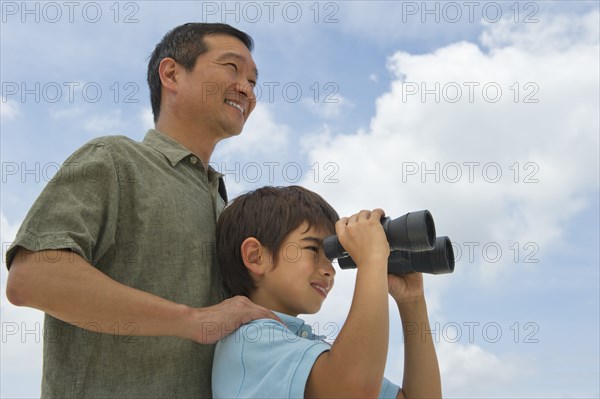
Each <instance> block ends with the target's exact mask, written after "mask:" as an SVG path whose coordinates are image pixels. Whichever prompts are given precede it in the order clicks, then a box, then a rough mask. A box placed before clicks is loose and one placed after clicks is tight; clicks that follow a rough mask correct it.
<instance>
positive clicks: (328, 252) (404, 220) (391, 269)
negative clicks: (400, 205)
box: [323, 210, 454, 275]
mask: <svg viewBox="0 0 600 399" xmlns="http://www.w3.org/2000/svg"><path fill="white" fill-rule="evenodd" d="M381 224H382V225H383V230H384V232H385V236H386V238H387V240H388V243H389V245H390V256H389V258H388V273H391V274H398V275H401V274H407V273H412V272H421V273H429V274H446V273H452V272H453V271H454V251H453V249H452V242H451V241H450V239H449V238H448V237H445V236H444V237H437V238H436V235H435V234H436V233H435V224H434V222H433V216H431V213H430V212H429V211H427V210H424V211H418V212H410V213H407V214H406V215H403V216H400V217H399V218H396V219H390V218H389V217H384V218H382V219H381ZM323 247H324V250H325V256H327V257H328V258H329V259H331V260H333V259H338V264H339V265H340V268H342V269H351V268H356V263H355V262H354V260H353V259H352V257H350V255H348V253H347V252H346V250H345V249H344V247H343V246H342V245H341V244H340V241H339V239H338V237H337V236H336V235H333V236H329V237H326V238H325V240H323Z"/></svg>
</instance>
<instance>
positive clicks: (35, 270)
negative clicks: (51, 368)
mask: <svg viewBox="0 0 600 399" xmlns="http://www.w3.org/2000/svg"><path fill="white" fill-rule="evenodd" d="M53 252H54V251H53ZM65 254H66V255H67V256H61V257H59V258H60V259H68V261H63V262H61V261H59V262H50V261H47V260H45V259H52V258H53V257H44V256H39V254H38V255H37V256H36V254H35V253H34V252H29V251H26V250H24V249H22V248H21V249H20V250H19V253H17V256H15V258H14V261H13V263H12V265H11V269H10V272H9V276H8V281H7V297H8V298H9V300H10V301H11V302H12V303H14V304H15V305H18V306H28V307H32V308H36V309H39V310H42V311H44V312H46V313H48V314H50V315H52V316H54V317H56V318H58V319H60V320H63V321H65V322H68V323H71V324H74V325H77V326H80V327H83V328H85V326H93V329H94V331H96V330H97V329H98V328H100V329H101V331H103V332H110V333H111V334H115V333H116V334H119V333H121V334H131V333H132V331H134V332H135V334H137V335H142V336H178V337H183V338H190V339H193V338H194V331H193V327H192V325H193V324H194V320H195V318H196V319H197V317H198V315H196V314H194V313H195V309H193V308H190V307H188V306H185V305H181V304H177V303H174V302H172V301H169V300H166V299H164V298H160V297H158V296H156V295H153V294H150V293H147V292H144V291H140V290H137V289H134V288H131V287H128V286H126V285H124V284H121V283H119V282H117V281H115V280H113V279H111V278H109V277H108V276H106V275H105V274H103V273H102V272H100V271H99V270H98V269H96V268H95V267H93V266H92V265H90V264H89V263H87V261H85V260H84V259H83V258H82V257H80V256H79V255H76V254H74V253H71V252H65ZM115 323H117V324H116V325H118V326H125V325H128V326H131V328H128V329H115ZM196 323H197V320H196ZM90 329H92V328H90Z"/></svg>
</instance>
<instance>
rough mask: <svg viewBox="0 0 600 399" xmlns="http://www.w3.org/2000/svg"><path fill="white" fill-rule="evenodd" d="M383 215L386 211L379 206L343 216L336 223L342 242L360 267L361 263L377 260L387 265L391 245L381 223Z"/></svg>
mask: <svg viewBox="0 0 600 399" xmlns="http://www.w3.org/2000/svg"><path fill="white" fill-rule="evenodd" d="M383 216H385V212H384V211H383V210H382V209H379V208H377V209H374V210H373V211H366V210H363V211H360V212H359V213H356V214H354V215H352V216H350V217H343V218H341V219H340V220H339V221H338V222H337V223H336V224H335V231H336V234H337V236H338V239H339V240H340V244H342V246H343V247H344V249H345V250H346V251H347V252H348V254H349V255H350V256H351V257H352V259H353V260H354V262H355V263H356V265H357V267H359V268H360V267H361V266H360V265H363V264H370V263H377V262H379V263H383V264H385V265H387V259H388V257H389V255H390V246H389V244H388V242H387V238H386V236H385V232H384V231H383V226H382V225H381V218H382V217H383Z"/></svg>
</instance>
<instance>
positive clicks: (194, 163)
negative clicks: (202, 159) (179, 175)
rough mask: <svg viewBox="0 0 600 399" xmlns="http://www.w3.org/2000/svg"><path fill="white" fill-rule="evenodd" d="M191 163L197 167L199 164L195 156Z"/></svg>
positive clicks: (192, 157)
mask: <svg viewBox="0 0 600 399" xmlns="http://www.w3.org/2000/svg"><path fill="white" fill-rule="evenodd" d="M190 162H191V163H192V165H196V164H197V163H198V158H196V157H195V156H191V157H190Z"/></svg>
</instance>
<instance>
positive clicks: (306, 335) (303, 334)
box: [300, 330, 308, 338]
mask: <svg viewBox="0 0 600 399" xmlns="http://www.w3.org/2000/svg"><path fill="white" fill-rule="evenodd" d="M300 335H301V336H302V338H308V331H306V330H304V331H302V332H301V333H300Z"/></svg>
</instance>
